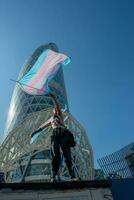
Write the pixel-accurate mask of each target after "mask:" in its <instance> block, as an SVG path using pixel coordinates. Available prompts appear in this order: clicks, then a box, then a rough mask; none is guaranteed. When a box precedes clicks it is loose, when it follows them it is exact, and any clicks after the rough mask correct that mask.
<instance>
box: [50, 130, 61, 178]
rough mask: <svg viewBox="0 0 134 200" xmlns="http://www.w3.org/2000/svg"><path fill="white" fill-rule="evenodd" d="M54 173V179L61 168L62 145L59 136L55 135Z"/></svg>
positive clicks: (53, 136) (52, 141)
mask: <svg viewBox="0 0 134 200" xmlns="http://www.w3.org/2000/svg"><path fill="white" fill-rule="evenodd" d="M51 155H52V173H53V178H54V177H55V176H56V175H57V173H58V171H59V167H60V159H61V158H60V144H59V139H58V134H57V133H56V132H54V133H53V135H52V137H51Z"/></svg>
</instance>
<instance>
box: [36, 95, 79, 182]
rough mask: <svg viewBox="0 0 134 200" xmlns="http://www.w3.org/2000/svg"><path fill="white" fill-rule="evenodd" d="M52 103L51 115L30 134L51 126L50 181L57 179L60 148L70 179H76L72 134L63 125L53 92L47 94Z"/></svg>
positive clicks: (62, 116)
mask: <svg viewBox="0 0 134 200" xmlns="http://www.w3.org/2000/svg"><path fill="white" fill-rule="evenodd" d="M49 96H50V97H51V98H52V100H53V103H54V109H53V116H52V117H51V118H50V119H48V120H47V121H46V122H45V123H43V124H42V125H41V126H40V127H39V128H38V129H37V130H35V131H34V132H33V133H32V136H33V135H34V134H35V133H37V132H39V131H41V130H43V129H44V128H46V127H48V126H51V127H52V129H53V132H52V136H51V156H52V179H51V180H52V181H57V175H58V171H59V167H60V163H61V150H62V152H63V156H64V158H65V163H66V166H67V168H68V172H69V175H70V178H71V180H77V179H76V177H75V173H74V170H73V168H72V157H71V147H74V146H75V141H74V137H73V134H72V133H71V132H70V131H69V130H68V129H67V128H66V127H65V125H64V115H63V113H62V111H61V109H60V106H59V104H58V102H57V100H56V97H55V96H54V95H53V94H51V93H50V94H49Z"/></svg>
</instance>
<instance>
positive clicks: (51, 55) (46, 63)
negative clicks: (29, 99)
mask: <svg viewBox="0 0 134 200" xmlns="http://www.w3.org/2000/svg"><path fill="white" fill-rule="evenodd" d="M65 58H66V56H65V55H63V54H57V53H55V52H53V51H50V52H49V53H48V55H47V58H46V59H45V61H44V63H43V65H42V66H41V68H40V69H39V71H38V72H37V74H36V75H35V76H34V77H33V78H32V79H31V80H30V81H29V82H28V83H27V84H28V85H29V86H32V87H35V85H36V84H38V82H40V81H41V79H43V78H44V77H43V75H44V74H45V73H46V74H47V73H48V74H47V76H46V78H47V77H48V76H49V75H51V74H52V73H53V72H54V71H55V69H56V66H57V64H59V63H60V62H61V61H63V60H64V59H65ZM53 59H56V63H55V65H54V66H51V65H52V62H53ZM50 66H51V67H50ZM40 87H41V88H40ZM35 88H37V89H39V91H36V89H33V88H30V87H28V86H24V90H26V91H29V92H30V91H33V92H34V90H35V91H36V93H42V89H44V87H43V86H42V85H41V86H38V87H35Z"/></svg>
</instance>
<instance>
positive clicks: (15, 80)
mask: <svg viewBox="0 0 134 200" xmlns="http://www.w3.org/2000/svg"><path fill="white" fill-rule="evenodd" d="M10 81H13V82H15V83H18V84H20V85H21V86H22V85H26V86H27V87H30V88H33V89H36V90H39V89H38V88H35V87H32V86H30V85H27V84H24V83H20V82H19V81H16V80H14V79H12V78H10Z"/></svg>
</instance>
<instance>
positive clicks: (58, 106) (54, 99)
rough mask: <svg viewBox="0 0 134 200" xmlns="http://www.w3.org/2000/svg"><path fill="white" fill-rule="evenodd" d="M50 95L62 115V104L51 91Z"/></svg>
mask: <svg viewBox="0 0 134 200" xmlns="http://www.w3.org/2000/svg"><path fill="white" fill-rule="evenodd" d="M49 96H50V97H51V98H52V101H53V103H54V106H55V108H56V110H57V111H58V113H59V115H62V111H61V108H60V105H59V104H58V102H57V99H56V97H55V96H54V95H53V94H52V93H49Z"/></svg>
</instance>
